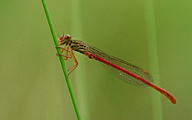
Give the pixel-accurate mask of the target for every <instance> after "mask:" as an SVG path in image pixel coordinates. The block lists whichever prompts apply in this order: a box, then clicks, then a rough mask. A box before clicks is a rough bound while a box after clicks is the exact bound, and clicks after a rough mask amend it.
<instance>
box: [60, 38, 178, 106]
mask: <svg viewBox="0 0 192 120" xmlns="http://www.w3.org/2000/svg"><path fill="white" fill-rule="evenodd" d="M58 41H59V44H60V45H64V47H58V48H60V49H61V50H62V51H61V52H62V53H64V51H65V53H66V54H59V55H61V56H63V59H64V60H67V59H68V58H73V59H74V61H75V63H76V64H75V65H74V66H73V67H71V68H69V69H68V71H70V72H69V74H68V76H69V75H70V74H71V72H73V71H74V70H75V68H77V66H78V62H77V59H76V57H75V55H74V53H73V50H74V51H77V52H79V53H82V54H84V55H86V56H88V57H89V58H90V59H95V60H97V61H100V62H102V63H104V65H105V67H106V68H107V69H109V70H110V71H111V72H113V74H114V75H115V76H118V77H120V78H121V79H122V80H123V81H124V82H127V83H130V84H133V85H137V86H150V87H152V88H154V89H155V90H157V91H159V92H160V93H162V94H163V95H165V96H166V97H167V98H168V99H169V100H170V101H171V102H172V103H173V104H175V103H176V99H175V98H174V97H173V96H172V95H171V94H170V93H169V92H167V91H166V90H164V89H162V88H160V87H158V86H156V85H155V84H153V79H152V76H151V75H150V74H149V73H148V72H147V71H146V70H144V69H142V68H140V67H137V66H135V65H132V64H130V63H128V62H125V61H123V60H121V59H118V58H116V57H113V56H110V55H108V54H106V53H104V52H103V51H101V50H99V49H97V48H95V47H92V46H90V45H87V44H86V43H85V42H83V41H79V40H72V39H71V36H70V35H65V36H62V37H60V38H58Z"/></svg>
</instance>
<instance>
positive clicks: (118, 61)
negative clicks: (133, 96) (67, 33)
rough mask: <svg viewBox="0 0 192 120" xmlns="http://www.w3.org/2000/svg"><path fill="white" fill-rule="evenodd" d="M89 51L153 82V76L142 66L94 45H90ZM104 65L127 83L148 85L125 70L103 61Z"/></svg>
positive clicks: (140, 85)
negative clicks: (111, 54) (107, 52)
mask: <svg viewBox="0 0 192 120" xmlns="http://www.w3.org/2000/svg"><path fill="white" fill-rule="evenodd" d="M89 52H91V53H93V54H95V55H97V56H99V57H101V58H103V59H105V60H107V61H109V62H112V63H114V64H116V65H118V66H120V67H122V68H124V69H126V70H128V71H130V72H132V73H134V74H136V75H138V76H140V77H142V78H144V79H145V80H147V81H149V82H152V83H153V78H152V76H151V75H150V74H149V73H148V72H147V71H146V70H144V69H142V68H139V67H137V66H135V65H132V64H130V63H128V62H125V61H123V60H121V59H119V58H116V57H113V56H110V55H108V54H106V53H104V52H103V51H101V50H99V49H97V48H95V47H92V46H89ZM103 65H104V66H105V68H106V69H107V70H109V71H110V72H111V73H112V74H113V75H114V76H116V77H118V78H120V79H121V80H123V81H124V82H126V83H129V84H132V85H135V86H139V87H147V86H148V85H146V84H145V83H143V82H141V81H139V80H137V79H135V78H133V77H131V76H129V75H127V74H126V73H124V72H121V71H119V70H117V69H115V68H113V67H111V66H109V65H106V64H104V63H103Z"/></svg>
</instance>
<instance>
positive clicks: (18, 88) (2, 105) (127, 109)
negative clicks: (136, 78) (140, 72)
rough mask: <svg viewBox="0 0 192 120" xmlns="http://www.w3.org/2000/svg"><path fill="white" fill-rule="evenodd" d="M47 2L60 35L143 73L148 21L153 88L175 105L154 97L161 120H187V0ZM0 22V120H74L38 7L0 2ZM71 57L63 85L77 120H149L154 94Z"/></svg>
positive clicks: (191, 65)
mask: <svg viewBox="0 0 192 120" xmlns="http://www.w3.org/2000/svg"><path fill="white" fill-rule="evenodd" d="M47 4H48V8H49V11H50V14H51V17H52V20H53V23H54V27H55V29H56V33H57V34H58V35H59V36H60V35H63V33H64V34H70V35H71V36H72V38H74V39H79V40H82V41H85V42H87V43H88V44H90V45H92V46H95V47H97V48H99V49H101V50H103V51H105V52H106V53H108V54H110V55H113V56H116V57H118V58H121V59H123V60H125V61H128V62H130V63H133V64H135V65H137V66H140V67H142V68H146V69H147V70H149V71H150V65H153V63H150V60H149V58H150V54H149V53H150V51H149V45H150V43H149V41H148V39H149V37H148V35H150V33H149V31H150V30H151V29H150V30H149V27H148V26H149V25H150V22H154V23H155V24H154V26H153V27H152V30H153V31H155V34H154V36H155V38H156V40H157V53H158V54H157V55H158V64H159V68H158V70H159V77H160V86H161V87H162V88H165V89H166V90H168V91H169V92H171V93H172V94H173V95H174V97H175V98H176V99H177V103H176V104H175V105H173V104H172V103H171V102H170V101H169V100H168V99H167V98H166V97H164V96H163V95H161V103H162V104H161V107H162V118H163V119H164V120H181V119H183V120H190V119H192V97H191V96H190V94H191V91H192V87H191V85H192V81H191V78H192V73H191V71H192V62H191V59H192V54H191V52H190V51H191V50H192V40H191V39H192V14H191V12H192V7H191V6H192V2H191V1H190V0H184V1H181V0H174V1H173V0H172V1H161V0H156V1H150V0H143V1H142V0H140V1H133V0H122V1H113V0H97V1H90V0H81V1H78V0H71V1H70V0H54V1H51V0H47ZM150 8H152V9H150ZM148 12H151V13H152V14H150V13H148ZM149 15H152V16H149ZM150 17H151V18H153V19H154V21H153V20H151V19H149V18H150ZM0 18H1V19H0V30H1V31H0V40H1V44H0V57H1V58H0V120H76V116H75V112H74V109H73V106H72V102H71V99H70V96H69V92H68V88H67V86H66V82H65V79H64V76H63V74H62V69H61V66H60V63H59V59H58V58H57V56H56V49H55V46H54V43H53V40H52V36H51V33H50V30H49V26H48V23H47V20H46V17H45V13H44V10H43V6H42V3H41V1H40V0H38V1H35V0H34V1H31V0H25V1H16V0H12V1H1V2H0ZM151 24H152V23H151ZM75 55H76V57H77V59H78V61H79V66H78V68H77V69H76V70H75V71H74V72H73V73H72V74H71V75H70V80H71V82H72V86H73V88H74V92H75V95H76V99H77V102H78V107H79V109H80V112H81V116H82V119H83V120H152V119H154V111H155V108H154V107H153V102H155V101H154V100H153V91H155V90H153V89H152V88H149V87H148V88H138V87H135V86H131V85H129V84H126V83H124V82H122V81H121V80H119V79H118V78H116V77H114V76H113V75H111V74H110V73H109V72H108V71H107V70H105V69H104V68H103V67H102V65H101V64H100V63H99V62H97V61H94V60H90V59H88V58H87V57H86V56H83V55H81V54H79V53H75ZM66 64H67V67H70V66H71V65H73V64H74V62H73V60H69V61H67V62H66ZM151 73H152V74H153V76H154V75H155V73H153V71H152V70H151ZM154 93H156V94H159V95H160V93H159V92H156V91H155V92H154Z"/></svg>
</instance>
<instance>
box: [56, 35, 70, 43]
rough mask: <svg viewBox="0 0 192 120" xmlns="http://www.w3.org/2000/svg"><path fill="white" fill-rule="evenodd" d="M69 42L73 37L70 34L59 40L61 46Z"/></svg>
mask: <svg viewBox="0 0 192 120" xmlns="http://www.w3.org/2000/svg"><path fill="white" fill-rule="evenodd" d="M69 40H71V36H70V35H69V34H67V35H65V36H64V35H63V36H62V37H59V38H58V41H59V45H62V44H64V43H66V42H67V41H69Z"/></svg>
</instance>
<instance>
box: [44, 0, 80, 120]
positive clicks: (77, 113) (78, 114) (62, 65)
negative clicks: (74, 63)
mask: <svg viewBox="0 0 192 120" xmlns="http://www.w3.org/2000/svg"><path fill="white" fill-rule="evenodd" d="M42 3H43V7H44V10H45V14H46V17H47V21H48V23H49V27H50V30H51V33H52V37H53V40H54V43H55V46H56V47H59V43H58V41H57V35H56V33H55V29H54V26H53V23H52V20H51V16H50V14H49V11H48V7H47V4H46V1H45V0H42ZM57 53H58V54H61V50H60V49H57ZM59 60H60V63H61V67H62V70H63V73H64V76H65V78H66V82H67V86H68V89H69V93H70V96H71V100H72V103H73V107H74V109H75V113H76V116H77V119H78V120H81V116H80V112H79V109H78V106H77V102H76V99H75V95H74V92H73V89H72V86H71V82H70V80H69V77H67V76H68V73H67V70H66V67H65V62H64V60H63V57H62V56H59Z"/></svg>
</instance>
